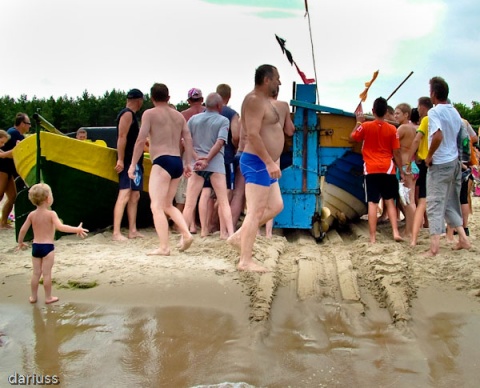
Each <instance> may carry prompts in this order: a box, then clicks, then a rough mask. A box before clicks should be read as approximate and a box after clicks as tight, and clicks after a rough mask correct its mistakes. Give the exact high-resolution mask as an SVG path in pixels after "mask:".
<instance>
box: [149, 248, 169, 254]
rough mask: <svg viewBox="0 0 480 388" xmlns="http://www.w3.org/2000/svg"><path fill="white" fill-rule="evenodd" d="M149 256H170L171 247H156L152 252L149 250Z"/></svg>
mask: <svg viewBox="0 0 480 388" xmlns="http://www.w3.org/2000/svg"><path fill="white" fill-rule="evenodd" d="M147 256H170V249H160V248H158V249H155V250H154V251H152V252H148V253H147Z"/></svg>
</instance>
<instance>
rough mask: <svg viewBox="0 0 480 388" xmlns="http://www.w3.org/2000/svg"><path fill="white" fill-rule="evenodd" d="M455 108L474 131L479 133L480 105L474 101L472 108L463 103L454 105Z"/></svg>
mask: <svg viewBox="0 0 480 388" xmlns="http://www.w3.org/2000/svg"><path fill="white" fill-rule="evenodd" d="M453 106H454V107H455V108H456V109H457V110H458V113H460V116H462V117H463V118H464V119H465V120H467V121H468V122H469V123H470V125H471V126H472V127H473V129H475V131H477V132H478V127H479V126H480V103H479V102H477V101H472V107H471V108H469V107H468V106H467V105H465V104H462V103H454V104H453Z"/></svg>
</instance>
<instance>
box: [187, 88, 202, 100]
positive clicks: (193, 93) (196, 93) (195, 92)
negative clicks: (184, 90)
mask: <svg viewBox="0 0 480 388" xmlns="http://www.w3.org/2000/svg"><path fill="white" fill-rule="evenodd" d="M191 98H193V99H197V98H203V94H202V91H201V90H200V89H197V88H192V89H190V90H189V91H188V99H189V100H190V99H191Z"/></svg>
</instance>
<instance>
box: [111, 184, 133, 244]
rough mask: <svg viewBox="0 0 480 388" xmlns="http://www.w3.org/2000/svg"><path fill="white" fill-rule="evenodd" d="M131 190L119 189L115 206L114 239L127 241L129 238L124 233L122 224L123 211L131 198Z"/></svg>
mask: <svg viewBox="0 0 480 388" xmlns="http://www.w3.org/2000/svg"><path fill="white" fill-rule="evenodd" d="M130 194H131V190H130V189H121V190H119V191H118V197H117V202H116V203H115V207H114V208H113V235H112V239H113V240H114V241H125V240H127V238H126V237H125V236H124V235H123V234H122V231H121V225H122V219H123V213H124V211H125V206H127V203H128V201H129V199H130Z"/></svg>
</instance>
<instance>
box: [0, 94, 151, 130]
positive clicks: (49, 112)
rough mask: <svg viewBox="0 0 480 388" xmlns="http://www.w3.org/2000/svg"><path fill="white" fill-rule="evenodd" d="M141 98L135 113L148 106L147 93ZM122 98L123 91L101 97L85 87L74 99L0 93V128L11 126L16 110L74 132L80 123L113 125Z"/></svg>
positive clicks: (149, 106)
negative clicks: (37, 115)
mask: <svg viewBox="0 0 480 388" xmlns="http://www.w3.org/2000/svg"><path fill="white" fill-rule="evenodd" d="M145 98H146V100H145V102H144V104H143V106H142V109H141V110H140V112H139V113H138V116H139V117H141V115H142V113H143V111H144V110H145V109H148V108H151V107H152V103H151V101H150V98H149V96H148V95H147V96H146V97H145ZM126 101H127V93H126V92H124V91H120V90H115V89H113V90H112V91H110V92H108V91H107V92H105V94H104V95H103V96H101V97H96V96H94V95H91V94H89V93H88V92H87V91H86V90H85V91H84V92H83V94H82V96H80V97H77V98H76V99H73V98H71V97H68V96H66V95H65V96H63V97H58V98H57V99H54V98H53V97H50V98H48V99H38V98H37V97H36V96H34V97H33V98H32V100H28V98H27V96H26V95H22V96H20V98H18V99H16V100H15V99H14V98H12V97H10V96H4V97H0V128H2V129H8V128H10V127H11V126H13V121H14V119H15V115H16V114H17V113H18V112H24V113H27V114H28V115H29V116H30V118H32V116H33V114H34V113H37V112H38V113H39V114H41V115H42V116H43V117H45V119H47V120H48V121H49V122H50V123H52V124H53V125H54V126H55V128H57V129H58V130H60V131H61V132H63V133H69V132H74V131H76V130H77V129H78V128H80V127H96V126H115V125H116V123H115V119H116V117H117V114H118V112H120V110H122V109H123V108H124V107H125V104H126ZM32 129H33V128H32Z"/></svg>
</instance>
